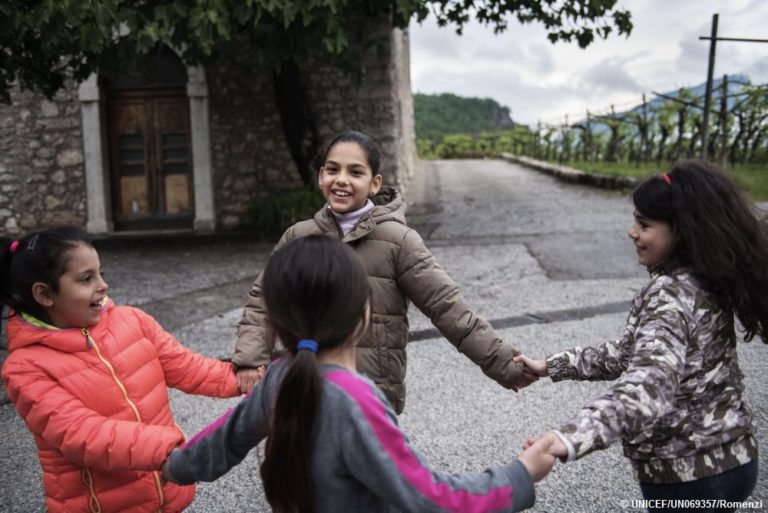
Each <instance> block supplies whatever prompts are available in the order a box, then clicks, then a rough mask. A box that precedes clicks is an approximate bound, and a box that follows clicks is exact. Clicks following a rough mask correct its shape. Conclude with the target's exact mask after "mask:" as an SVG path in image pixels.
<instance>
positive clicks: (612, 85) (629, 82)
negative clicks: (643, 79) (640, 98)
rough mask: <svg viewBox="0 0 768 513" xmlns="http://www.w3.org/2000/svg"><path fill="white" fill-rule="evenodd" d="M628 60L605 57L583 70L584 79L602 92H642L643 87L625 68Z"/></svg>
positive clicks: (588, 84) (585, 82)
mask: <svg viewBox="0 0 768 513" xmlns="http://www.w3.org/2000/svg"><path fill="white" fill-rule="evenodd" d="M627 62H628V61H627V60H626V59H621V58H618V57H611V58H608V59H604V60H602V61H600V62H599V63H597V64H596V65H595V66H592V67H591V68H589V69H588V70H586V71H585V72H583V73H582V80H583V81H584V84H585V85H586V86H588V87H592V88H596V89H598V90H599V91H602V92H642V91H643V87H642V86H641V85H640V84H639V83H638V82H637V80H635V79H634V78H633V77H632V76H631V75H630V74H629V73H628V72H627V70H626V69H624V66H625V65H626V63H627Z"/></svg>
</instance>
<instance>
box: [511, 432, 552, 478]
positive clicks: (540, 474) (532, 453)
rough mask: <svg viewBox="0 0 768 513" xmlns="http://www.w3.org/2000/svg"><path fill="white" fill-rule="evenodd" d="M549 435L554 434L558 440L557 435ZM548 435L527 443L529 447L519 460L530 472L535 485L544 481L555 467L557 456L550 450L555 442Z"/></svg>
mask: <svg viewBox="0 0 768 513" xmlns="http://www.w3.org/2000/svg"><path fill="white" fill-rule="evenodd" d="M549 434H552V435H553V436H555V438H557V435H555V434H554V433H547V435H549ZM547 435H544V436H542V437H541V438H539V439H538V440H536V441H535V442H534V441H533V440H528V442H531V443H530V444H528V442H526V444H527V447H526V448H525V450H524V451H523V452H522V453H521V454H520V457H519V458H518V459H519V460H520V463H522V464H523V466H524V467H525V469H526V470H527V471H528V474H530V476H531V479H532V480H533V482H534V483H537V482H539V481H541V480H542V479H544V478H545V477H546V475H547V474H549V472H550V471H551V470H552V467H554V466H555V456H554V455H553V454H552V452H551V450H550V448H551V445H552V443H553V442H552V439H551V438H549V437H548V436H547Z"/></svg>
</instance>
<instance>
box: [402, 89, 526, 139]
mask: <svg viewBox="0 0 768 513" xmlns="http://www.w3.org/2000/svg"><path fill="white" fill-rule="evenodd" d="M413 111H414V118H415V123H416V137H417V138H418V139H431V140H433V141H437V140H440V139H441V138H442V137H443V136H444V135H446V134H456V133H464V134H468V133H475V134H476V133H478V132H483V131H492V130H500V129H508V128H512V127H514V125H515V123H514V122H513V121H512V118H511V117H510V115H509V108H507V107H504V106H502V105H499V103H498V102H496V101H495V100H492V99H490V98H465V97H461V96H457V95H455V94H449V93H444V94H420V93H416V94H414V95H413Z"/></svg>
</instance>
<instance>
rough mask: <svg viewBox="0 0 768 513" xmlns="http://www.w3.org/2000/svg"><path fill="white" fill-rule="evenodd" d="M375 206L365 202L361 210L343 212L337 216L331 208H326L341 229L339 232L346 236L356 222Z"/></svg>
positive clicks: (369, 201) (371, 202)
mask: <svg viewBox="0 0 768 513" xmlns="http://www.w3.org/2000/svg"><path fill="white" fill-rule="evenodd" d="M374 206H375V205H374V204H373V201H371V200H366V202H365V205H363V208H361V209H359V210H355V211H354V212H344V213H342V214H339V213H337V212H334V211H333V209H332V208H331V207H328V209H329V210H330V211H331V214H333V216H334V217H335V218H336V221H337V222H338V223H339V226H340V227H341V232H342V233H343V234H344V235H345V236H346V235H347V234H348V233H349V232H351V231H352V228H354V227H355V225H356V224H357V222H358V221H360V219H361V218H362V217H363V216H364V215H365V214H367V213H368V212H370V211H371V210H372V209H373V207H374Z"/></svg>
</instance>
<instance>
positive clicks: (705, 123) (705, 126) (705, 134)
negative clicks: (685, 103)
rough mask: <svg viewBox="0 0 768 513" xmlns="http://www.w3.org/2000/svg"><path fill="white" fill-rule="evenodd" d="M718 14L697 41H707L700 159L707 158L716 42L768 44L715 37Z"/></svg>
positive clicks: (742, 38) (737, 38)
mask: <svg viewBox="0 0 768 513" xmlns="http://www.w3.org/2000/svg"><path fill="white" fill-rule="evenodd" d="M719 17H720V15H719V14H713V15H712V30H711V35H710V36H709V37H706V36H699V40H704V41H706V40H708V41H709V67H708V69H707V92H706V93H705V95H704V119H703V120H702V127H701V158H703V159H705V158H707V144H708V142H707V140H708V139H709V106H710V104H711V103H712V76H713V74H714V72H715V45H716V43H717V42H718V41H737V42H740V43H768V39H757V38H753V37H749V38H747V37H717V22H718V18H719Z"/></svg>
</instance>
